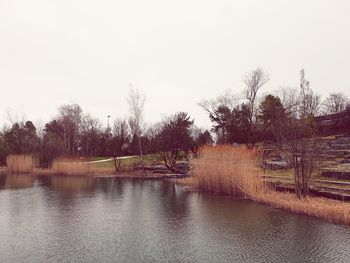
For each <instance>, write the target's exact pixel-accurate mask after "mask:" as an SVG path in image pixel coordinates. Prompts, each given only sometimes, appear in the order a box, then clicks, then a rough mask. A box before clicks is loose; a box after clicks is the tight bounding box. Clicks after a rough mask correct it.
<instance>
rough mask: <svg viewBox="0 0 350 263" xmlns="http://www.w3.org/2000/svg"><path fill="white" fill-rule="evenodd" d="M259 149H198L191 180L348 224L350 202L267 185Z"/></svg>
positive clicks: (224, 191)
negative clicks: (300, 194)
mask: <svg viewBox="0 0 350 263" xmlns="http://www.w3.org/2000/svg"><path fill="white" fill-rule="evenodd" d="M257 160H259V152H258V151H257V150H253V149H247V148H244V147H232V146H228V145H220V146H215V147H208V146H206V147H204V148H202V149H200V151H199V156H198V158H197V159H195V160H193V163H192V170H191V171H192V173H193V176H194V180H193V181H194V184H195V185H196V186H197V187H199V188H201V189H204V190H209V191H215V192H222V193H225V194H229V195H236V194H241V195H244V196H245V197H246V198H249V199H251V200H253V201H257V202H261V203H265V204H268V205H272V206H275V207H277V208H281V209H284V210H287V211H291V212H294V213H299V214H305V215H309V216H314V217H318V218H322V219H325V220H327V221H329V222H335V223H342V224H347V225H350V203H345V202H341V201H336V200H331V199H326V198H319V197H308V198H302V199H299V198H297V197H296V196H295V194H293V193H288V192H276V191H274V190H273V189H270V188H268V187H267V185H266V184H265V183H264V180H263V178H262V176H260V175H259V171H258V169H257Z"/></svg>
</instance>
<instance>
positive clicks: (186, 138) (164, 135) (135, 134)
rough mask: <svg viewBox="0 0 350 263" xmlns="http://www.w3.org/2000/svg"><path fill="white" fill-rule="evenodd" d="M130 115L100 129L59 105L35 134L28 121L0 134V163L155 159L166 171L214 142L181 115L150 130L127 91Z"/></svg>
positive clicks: (140, 101)
mask: <svg viewBox="0 0 350 263" xmlns="http://www.w3.org/2000/svg"><path fill="white" fill-rule="evenodd" d="M127 101H128V104H129V114H128V115H127V116H126V117H125V118H117V119H115V120H114V121H113V123H112V124H111V125H109V124H108V125H107V127H104V126H103V125H102V123H101V121H100V120H99V119H97V118H94V117H92V116H91V115H90V114H88V113H85V112H83V110H82V108H81V107H80V106H79V105H78V104H68V105H61V106H59V107H58V113H57V115H56V117H54V118H53V119H52V120H51V121H49V122H48V123H46V124H45V125H44V128H43V129H42V131H39V130H38V129H37V128H36V127H35V125H34V123H33V122H32V121H30V120H27V121H16V122H13V123H12V125H11V126H4V127H3V129H2V131H1V132H0V163H1V164H2V165H4V164H6V157H7V156H8V155H9V154H34V155H35V156H37V158H38V160H39V164H40V166H41V167H45V168H46V167H49V166H50V165H51V164H52V161H53V160H54V159H55V158H58V157H62V156H67V157H68V156H69V157H74V156H79V157H81V156H83V157H94V156H106V157H117V156H126V155H139V156H140V162H141V164H142V165H143V157H142V156H143V155H144V154H150V153H157V154H158V156H159V158H160V160H162V161H164V163H165V165H166V166H167V167H168V168H169V169H171V170H175V169H176V161H177V160H179V158H180V157H181V156H182V155H184V154H185V155H186V154H188V153H189V152H190V151H195V149H196V148H198V147H199V146H200V145H203V144H210V143H212V142H213V140H212V137H211V134H210V132H209V131H207V130H201V129H199V128H198V127H197V126H195V124H194V120H193V119H191V117H190V116H189V115H188V113H185V112H178V113H174V114H172V115H169V116H167V117H165V118H163V119H162V120H161V121H159V122H157V123H155V124H147V123H145V122H144V120H143V107H144V102H145V99H144V95H143V94H142V93H141V92H139V91H138V90H137V89H133V88H130V91H129V95H128V97H127Z"/></svg>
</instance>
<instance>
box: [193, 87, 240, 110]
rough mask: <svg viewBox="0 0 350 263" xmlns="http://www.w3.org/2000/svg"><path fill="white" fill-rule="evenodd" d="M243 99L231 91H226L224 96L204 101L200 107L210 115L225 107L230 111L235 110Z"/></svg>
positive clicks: (200, 103)
mask: <svg viewBox="0 0 350 263" xmlns="http://www.w3.org/2000/svg"><path fill="white" fill-rule="evenodd" d="M240 99H241V98H239V96H237V95H234V94H232V92H231V91H230V90H226V91H225V92H224V93H223V94H222V95H220V96H218V97H216V98H215V99H211V100H202V101H201V102H199V103H198V105H199V106H200V107H201V108H202V109H203V110H205V111H206V112H207V113H209V114H213V112H214V111H215V110H216V109H217V108H218V107H220V106H225V107H227V108H229V109H233V108H234V107H235V106H236V105H237V104H238V102H239V100H240Z"/></svg>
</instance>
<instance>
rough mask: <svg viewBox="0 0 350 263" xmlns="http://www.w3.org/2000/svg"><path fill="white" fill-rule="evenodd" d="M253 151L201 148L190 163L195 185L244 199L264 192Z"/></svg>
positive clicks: (263, 184)
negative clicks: (197, 155)
mask: <svg viewBox="0 0 350 263" xmlns="http://www.w3.org/2000/svg"><path fill="white" fill-rule="evenodd" d="M258 157H259V152H258V151H257V150H248V149H246V148H245V147H232V146H229V145H220V146H216V147H210V146H205V147H203V148H201V149H200V151H199V158H197V159H194V160H193V161H192V163H191V166H192V170H191V172H192V174H193V176H194V178H195V180H194V181H195V184H196V185H197V186H198V187H199V188H202V189H206V190H209V191H214V192H222V193H226V194H229V195H236V194H244V195H246V196H250V195H253V194H255V193H260V192H263V191H265V190H266V186H265V183H264V181H263V178H262V177H261V176H260V174H259V173H258V171H257V169H256V167H255V164H256V160H257V158H258Z"/></svg>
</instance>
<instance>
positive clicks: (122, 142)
mask: <svg viewBox="0 0 350 263" xmlns="http://www.w3.org/2000/svg"><path fill="white" fill-rule="evenodd" d="M113 137H114V139H115V143H116V144H117V145H116V147H117V151H120V153H122V152H123V151H124V150H125V149H127V148H128V147H129V145H128V144H129V140H130V130H129V126H128V122H127V120H126V119H116V120H115V121H114V123H113Z"/></svg>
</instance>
